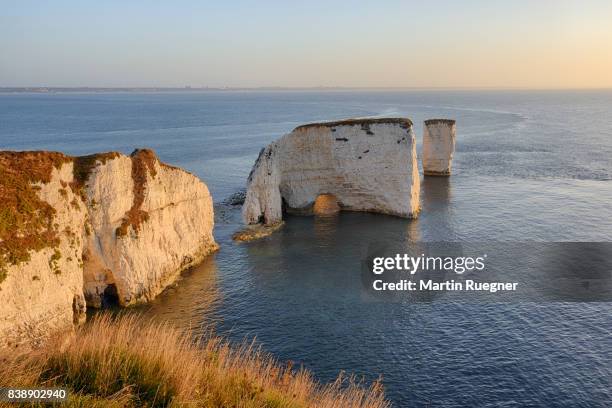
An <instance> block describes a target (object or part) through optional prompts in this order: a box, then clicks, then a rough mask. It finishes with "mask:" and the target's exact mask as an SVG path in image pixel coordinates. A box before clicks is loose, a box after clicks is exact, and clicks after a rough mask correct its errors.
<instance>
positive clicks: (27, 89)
mask: <svg viewBox="0 0 612 408" xmlns="http://www.w3.org/2000/svg"><path fill="white" fill-rule="evenodd" d="M309 90H312V91H325V90H329V91H334V90H338V91H598V90H599V91H606V90H612V86H602V87H523V86H506V87H503V86H253V87H234V86H220V87H214V86H189V85H186V86H182V87H180V86H0V93H50V92H139V91H140V92H206V91H309Z"/></svg>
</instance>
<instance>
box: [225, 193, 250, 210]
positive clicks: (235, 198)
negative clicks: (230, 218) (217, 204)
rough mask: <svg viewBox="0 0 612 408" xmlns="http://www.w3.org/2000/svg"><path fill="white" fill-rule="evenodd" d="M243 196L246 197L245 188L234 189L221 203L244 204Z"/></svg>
mask: <svg viewBox="0 0 612 408" xmlns="http://www.w3.org/2000/svg"><path fill="white" fill-rule="evenodd" d="M245 198H246V190H240V191H236V192H235V193H233V194H232V195H231V196H229V197H227V198H226V199H225V200H223V204H225V205H231V206H236V205H242V204H244V200H245Z"/></svg>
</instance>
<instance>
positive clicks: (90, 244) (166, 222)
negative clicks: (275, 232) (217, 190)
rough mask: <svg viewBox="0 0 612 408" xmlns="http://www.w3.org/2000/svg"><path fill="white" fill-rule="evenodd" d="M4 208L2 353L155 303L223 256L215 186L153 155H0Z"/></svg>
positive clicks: (0, 236)
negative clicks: (216, 254)
mask: <svg viewBox="0 0 612 408" xmlns="http://www.w3.org/2000/svg"><path fill="white" fill-rule="evenodd" d="M0 199H1V202H0V305H1V307H0V347H1V346H4V345H14V344H18V343H21V342H30V343H31V342H35V341H36V340H37V339H42V338H44V337H45V335H46V334H47V333H49V331H52V330H57V329H63V328H67V327H70V326H71V325H72V324H74V323H79V322H81V321H82V320H83V319H84V317H85V305H86V302H87V305H88V306H94V307H99V306H101V305H102V304H104V303H106V302H107V301H109V298H114V299H111V300H114V301H116V302H117V303H118V304H120V305H123V306H126V305H130V304H133V303H136V302H141V301H147V300H150V299H152V298H153V297H155V296H156V295H157V294H159V293H160V292H161V291H162V290H163V289H164V288H165V287H166V286H167V285H168V284H170V283H172V282H173V281H174V280H175V279H176V278H177V277H178V275H179V273H180V272H181V270H183V269H185V268H187V267H189V266H190V265H192V264H194V263H196V262H198V261H199V260H201V259H202V258H203V257H204V256H205V255H207V254H209V253H210V252H212V251H214V250H215V249H216V248H217V244H216V243H215V241H214V238H213V235H212V229H213V223H214V220H213V207H212V199H211V196H210V194H209V192H208V189H207V187H206V185H205V184H204V183H202V182H201V181H200V180H199V179H198V178H197V177H195V176H193V175H191V174H189V173H187V172H186V171H183V170H181V169H178V168H176V167H171V166H168V165H165V164H163V163H161V162H160V161H159V160H158V159H157V157H156V156H155V154H154V153H153V152H152V151H150V150H137V151H135V152H134V153H133V154H132V155H131V156H129V157H128V156H124V155H122V154H119V153H105V154H97V155H91V156H84V157H70V156H66V155H63V154H61V153H52V152H0Z"/></svg>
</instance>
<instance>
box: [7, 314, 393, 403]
mask: <svg viewBox="0 0 612 408" xmlns="http://www.w3.org/2000/svg"><path fill="white" fill-rule="evenodd" d="M8 356H9V357H2V358H1V359H0V366H1V367H2V369H1V370H0V387H2V386H13V387H14V386H20V387H27V386H47V387H51V386H62V387H66V388H68V389H69V390H70V394H71V397H70V402H69V403H68V404H67V405H62V406H71V407H183V406H187V407H244V408H250V407H296V408H297V407H321V408H327V407H329V408H332V407H333V408H338V407H340V408H341V407H363V408H366V407H367V408H383V407H388V406H389V403H388V402H387V401H386V400H385V398H384V395H383V391H382V386H381V384H380V383H379V382H376V383H374V384H372V385H371V386H369V387H364V386H363V384H361V383H359V382H357V381H355V379H354V378H351V377H348V378H346V377H343V376H340V377H339V378H338V379H337V380H336V381H335V382H334V383H331V384H327V385H321V384H319V383H317V382H316V381H315V380H314V379H313V378H312V376H311V374H310V373H309V372H307V371H306V370H303V369H298V370H295V369H293V368H292V367H291V366H282V365H280V364H279V363H278V362H277V361H276V360H274V359H273V358H272V357H271V356H270V355H268V354H266V353H264V352H262V351H261V350H260V349H259V348H258V347H256V346H255V345H253V344H245V345H242V346H239V347H235V348H234V347H232V346H230V345H229V344H228V343H227V342H226V341H224V340H222V339H220V338H218V337H214V336H207V337H205V338H200V339H196V340H194V338H193V337H192V336H191V335H190V334H189V333H182V332H180V331H179V330H177V329H174V328H172V327H169V326H167V325H164V324H159V323H152V322H144V321H141V320H139V319H138V318H137V317H134V316H133V315H132V316H120V317H117V318H113V317H110V316H109V315H100V316H98V317H95V318H94V319H93V320H92V321H91V322H90V323H88V324H87V325H85V326H84V327H82V328H81V329H79V330H78V331H77V333H76V334H75V335H74V336H71V337H70V338H69V339H66V338H64V339H60V338H57V339H54V340H52V341H51V342H50V343H49V345H48V346H47V347H46V348H44V349H41V350H36V351H34V352H31V353H23V354H21V355H15V354H10V355H8ZM0 406H1V405H0ZM11 406H14V405H11Z"/></svg>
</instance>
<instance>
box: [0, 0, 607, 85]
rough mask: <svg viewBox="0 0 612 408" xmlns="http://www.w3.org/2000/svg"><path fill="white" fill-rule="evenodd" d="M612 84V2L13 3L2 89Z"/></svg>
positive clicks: (1, 15) (6, 5)
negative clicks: (36, 87) (18, 87)
mask: <svg viewBox="0 0 612 408" xmlns="http://www.w3.org/2000/svg"><path fill="white" fill-rule="evenodd" d="M184 85H191V86H229V87H257V86H306V87H309V86H348V87H355V86H364V87H394V86H397V87H527V88H533V87H537V88H541V87H544V88H549V87H612V2H611V1H607V0H601V1H595V0H591V1H589V0H586V1H569V0H556V1H554V0H547V1H546V0H541V1H535V0H533V1H526V0H516V1H475V0H474V1H333V0H328V1H319V0H310V1H308V2H299V3H298V2H291V1H263V0H262V1H219V2H212V1H151V0H149V1H144V0H143V1H129V0H124V1H38V2H34V1H19V0H15V1H6V0H4V1H2V2H1V9H0V86H184Z"/></svg>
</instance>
